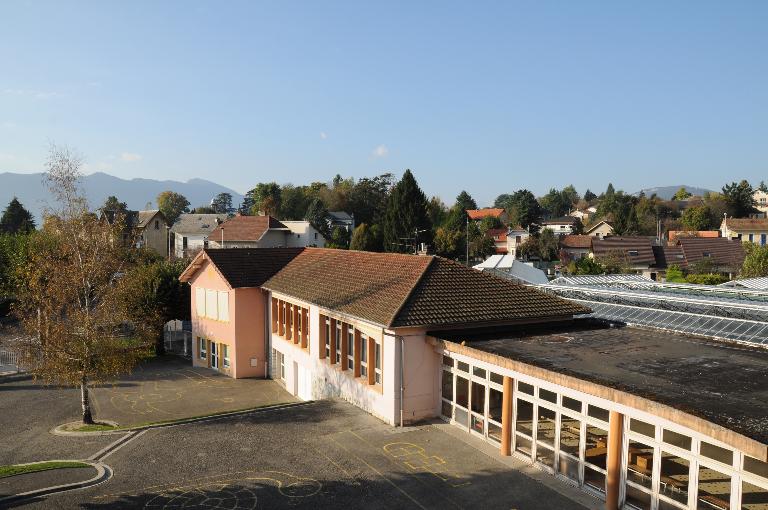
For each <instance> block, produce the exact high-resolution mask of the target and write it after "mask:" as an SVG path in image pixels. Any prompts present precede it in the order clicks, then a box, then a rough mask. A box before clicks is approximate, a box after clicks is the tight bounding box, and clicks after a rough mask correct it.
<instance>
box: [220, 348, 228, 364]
mask: <svg viewBox="0 0 768 510" xmlns="http://www.w3.org/2000/svg"><path fill="white" fill-rule="evenodd" d="M221 359H222V365H223V366H224V368H229V346H228V345H227V344H224V345H222V346H221Z"/></svg>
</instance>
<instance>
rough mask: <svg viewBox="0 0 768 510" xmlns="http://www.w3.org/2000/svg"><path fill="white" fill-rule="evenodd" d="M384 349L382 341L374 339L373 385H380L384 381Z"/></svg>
mask: <svg viewBox="0 0 768 510" xmlns="http://www.w3.org/2000/svg"><path fill="white" fill-rule="evenodd" d="M383 355H384V354H383V349H382V345H381V340H378V339H374V341H373V370H374V372H373V374H374V375H373V383H374V384H377V385H380V384H381V383H382V380H383V374H382V371H381V365H382V359H381V358H382V357H383Z"/></svg>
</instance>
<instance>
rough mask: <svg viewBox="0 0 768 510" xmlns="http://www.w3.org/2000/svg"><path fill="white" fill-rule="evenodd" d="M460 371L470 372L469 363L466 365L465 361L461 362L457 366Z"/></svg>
mask: <svg viewBox="0 0 768 510" xmlns="http://www.w3.org/2000/svg"><path fill="white" fill-rule="evenodd" d="M457 366H458V368H459V370H461V371H462V372H469V363H464V362H463V361H459V363H458V364H457Z"/></svg>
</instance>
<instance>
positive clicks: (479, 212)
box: [467, 207, 504, 220]
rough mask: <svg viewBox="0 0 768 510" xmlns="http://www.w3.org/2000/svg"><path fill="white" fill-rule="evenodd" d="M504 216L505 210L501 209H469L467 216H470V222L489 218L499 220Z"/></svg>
mask: <svg viewBox="0 0 768 510" xmlns="http://www.w3.org/2000/svg"><path fill="white" fill-rule="evenodd" d="M502 214H504V209H500V208H491V207H489V208H486V209H467V216H469V219H470V220H482V219H483V218H485V217H487V216H493V217H494V218H499V217H501V215H502Z"/></svg>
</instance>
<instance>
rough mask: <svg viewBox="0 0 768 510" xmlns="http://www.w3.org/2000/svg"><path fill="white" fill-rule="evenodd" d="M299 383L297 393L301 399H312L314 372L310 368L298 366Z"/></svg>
mask: <svg viewBox="0 0 768 510" xmlns="http://www.w3.org/2000/svg"><path fill="white" fill-rule="evenodd" d="M297 382H298V385H297V391H296V395H297V396H298V397H299V398H300V399H301V400H312V374H311V372H310V371H309V369H308V368H305V367H302V366H299V367H298V381H297Z"/></svg>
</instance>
